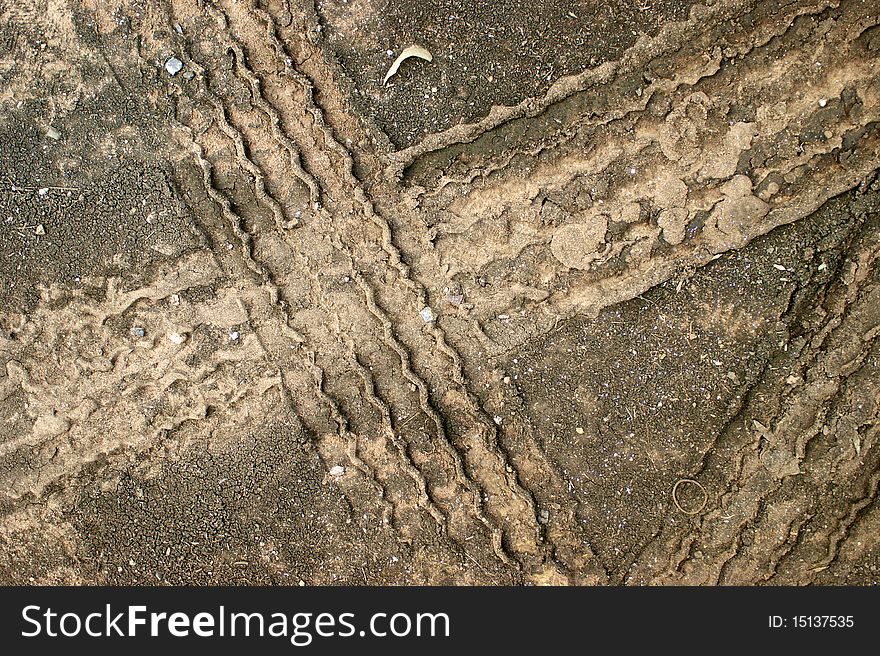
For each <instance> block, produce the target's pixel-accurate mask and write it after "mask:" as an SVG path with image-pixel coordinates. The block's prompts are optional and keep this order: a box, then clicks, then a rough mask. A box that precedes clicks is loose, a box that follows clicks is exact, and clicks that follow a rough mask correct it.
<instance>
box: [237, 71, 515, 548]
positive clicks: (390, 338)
mask: <svg viewBox="0 0 880 656" xmlns="http://www.w3.org/2000/svg"><path fill="white" fill-rule="evenodd" d="M239 59H240V60H241V61H239V65H241V64H243V63H244V60H243V59H242V58H241V57H240V56H239ZM252 89H253V85H252ZM222 123H223V124H226V125H228V123H227V122H226V121H225V120H224V121H223V122H222ZM231 129H232V128H231V126H230V127H224V129H223V130H222V131H224V132H225V133H226V135H227V137H229V136H232V135H230V130H231ZM232 139H233V141H234V142H236V150H237V154H238V156H239V160H240V161H241V162H242V163H243V164H244V168H245V169H250V172H251V173H254V172H255V168H254V166H255V165H254V164H253V162H251V163H250V164H248V163H247V162H246V161H245V160H244V159H242V156H243V155H244V154H245V153H244V151H245V147H244V145H243V141H242V140H240V139H237V138H235V137H234V136H232ZM276 223H277V221H276ZM339 235H340V231H338V230H336V231H335V234H334V235H333V237H332V239H331V241H335V242H336V244H335V245H336V246H337V248H339V247H340V244H341V240H340V238H339ZM386 236H387V234H386ZM242 241H243V242H245V241H246V240H245V239H242ZM386 247H387V242H386ZM261 266H265V265H264V264H262V262H261ZM361 282H363V280H361ZM377 310H378V306H373V307H372V308H371V312H372V313H373V314H374V315H375V314H376V313H377ZM303 332H306V328H305V327H303ZM385 341H386V342H388V343H389V344H390V345H391V346H392V347H395V346H396V347H397V348H396V349H395V350H397V351H398V355H400V353H401V352H402V348H403V347H402V346H400V345H399V344H398V343H397V342H396V338H395V337H394V335H393V333H389V332H388V331H387V330H386V331H385ZM321 346H322V348H320V349H316V350H320V352H321V353H322V355H323V354H324V353H326V352H327V351H325V349H324V348H323V347H326V346H327V345H326V344H322V345H321ZM327 350H328V351H329V349H327ZM409 357H410V356H409V355H408V354H407V355H406V359H409ZM401 362H402V363H405V361H404V360H403V359H402V360H401ZM327 372H328V369H327V368H326V367H325V369H324V373H327ZM409 373H410V375H409V376H408V378H409V379H410V382H411V383H412V384H413V385H415V386H416V388H417V389H418V391H419V395H420V404H421V406H422V410H423V411H425V412H426V413H427V414H428V415H429V416H431V415H432V414H433V417H432V419H433V422H434V425H435V430H436V432H437V433H438V434H439V435H440V439H439V440H438V443H439V445H440V447H441V449H442V450H443V451H444V452H445V453H446V454H447V457H448V458H450V459H451V460H452V467H453V471H454V472H455V475H456V476H457V479H458V480H459V481H460V482H461V483H463V485H464V486H465V489H468V490H469V491H470V492H471V497H472V499H473V511H474V514H475V515H476V517H477V519H478V520H480V521H481V522H483V523H484V525H486V526H487V528H488V529H489V531H490V532H491V533H492V534H493V535H494V538H493V540H492V542H493V548H494V551H495V554H496V555H497V556H498V557H499V558H502V560H505V561H507V557H506V555H505V551H504V545H503V543H502V538H501V532H500V529H499V528H496V527H493V526H492V524H491V523H490V520H489V519H488V518H487V517H486V516H485V515H484V513H483V510H482V503H483V502H482V494H481V492H480V491H479V490H478V489H476V488H475V487H474V484H473V482H472V481H471V479H470V478H469V475H468V473H467V472H466V471H465V470H464V466H463V464H462V461H461V456H460V454H459V453H458V451H457V450H456V449H455V448H454V447H453V446H452V444H451V443H450V442H449V440H448V439H447V438H446V436H445V434H444V432H445V428H444V425H443V422H442V421H441V419H440V417H439V415H437V414H436V412H435V411H434V410H433V408H432V406H431V402H430V401H429V398H428V391H427V385H426V384H425V383H424V382H423V381H422V380H421V379H420V378H417V377H416V376H415V374H414V373H412V372H411V371H410V372H409ZM328 400H329V399H328V398H324V399H323V401H324V402H325V403H326V402H328ZM331 407H333V408H335V409H336V410H337V411H338V406H335V405H332V404H331ZM345 423H348V422H347V421H346V422H345ZM452 496H453V497H454V496H457V495H452ZM507 562H508V564H509V561H507Z"/></svg>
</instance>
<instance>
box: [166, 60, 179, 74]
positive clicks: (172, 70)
mask: <svg viewBox="0 0 880 656" xmlns="http://www.w3.org/2000/svg"><path fill="white" fill-rule="evenodd" d="M182 69H183V62H182V61H180V60H179V59H178V58H177V57H171V58H170V59H168V61H166V62H165V70H166V71H167V72H168V75H171V76H174V75H177V74H178V73H180V71H181V70H182Z"/></svg>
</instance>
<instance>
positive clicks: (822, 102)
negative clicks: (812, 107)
mask: <svg viewBox="0 0 880 656" xmlns="http://www.w3.org/2000/svg"><path fill="white" fill-rule="evenodd" d="M827 104H828V101H827V100H826V99H825V98H820V99H819V107H824V106H825V105H827Z"/></svg>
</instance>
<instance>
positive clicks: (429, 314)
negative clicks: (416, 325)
mask: <svg viewBox="0 0 880 656" xmlns="http://www.w3.org/2000/svg"><path fill="white" fill-rule="evenodd" d="M419 316H420V317H422V321H424V322H425V323H431V322H432V321H433V320H434V311H433V310H432V309H431V308H429V307H428V306H425V307H423V308H422V309H421V310H419Z"/></svg>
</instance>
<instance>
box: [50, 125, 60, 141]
mask: <svg viewBox="0 0 880 656" xmlns="http://www.w3.org/2000/svg"><path fill="white" fill-rule="evenodd" d="M46 136H47V137H49V138H50V139H53V140H55V141H58V140H59V139H60V138H61V132H59V131H58V130H57V129H56V128H54V127H52V126H51V125H50V126H49V129H48V130H46Z"/></svg>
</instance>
